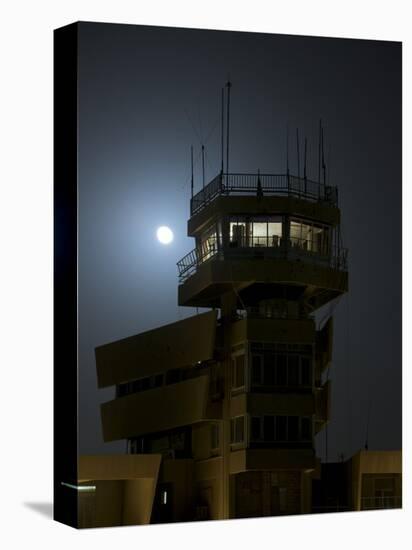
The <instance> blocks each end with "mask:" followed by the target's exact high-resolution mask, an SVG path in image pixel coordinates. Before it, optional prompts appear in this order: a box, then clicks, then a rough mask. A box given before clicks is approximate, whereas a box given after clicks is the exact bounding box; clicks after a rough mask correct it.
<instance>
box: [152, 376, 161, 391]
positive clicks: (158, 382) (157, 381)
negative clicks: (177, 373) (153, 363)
mask: <svg viewBox="0 0 412 550" xmlns="http://www.w3.org/2000/svg"><path fill="white" fill-rule="evenodd" d="M160 386H163V374H155V375H154V377H153V387H154V388H160Z"/></svg>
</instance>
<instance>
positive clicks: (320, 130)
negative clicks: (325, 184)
mask: <svg viewBox="0 0 412 550" xmlns="http://www.w3.org/2000/svg"><path fill="white" fill-rule="evenodd" d="M321 139H322V119H321V118H320V119H319V147H318V183H319V185H320V142H321Z"/></svg>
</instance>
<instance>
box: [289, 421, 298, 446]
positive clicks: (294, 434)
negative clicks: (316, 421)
mask: <svg viewBox="0 0 412 550" xmlns="http://www.w3.org/2000/svg"><path fill="white" fill-rule="evenodd" d="M298 440H299V417H298V416H288V441H298Z"/></svg>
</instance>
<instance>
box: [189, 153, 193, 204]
mask: <svg viewBox="0 0 412 550" xmlns="http://www.w3.org/2000/svg"><path fill="white" fill-rule="evenodd" d="M190 162H191V167H192V179H191V183H190V187H191V190H192V199H193V145H192V146H191V147H190Z"/></svg>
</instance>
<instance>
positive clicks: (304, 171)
mask: <svg viewBox="0 0 412 550" xmlns="http://www.w3.org/2000/svg"><path fill="white" fill-rule="evenodd" d="M307 151H308V140H307V138H306V136H305V156H304V161H303V177H304V179H305V193H306V191H307V189H306V186H307V182H306V180H307V173H306V159H307Z"/></svg>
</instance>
